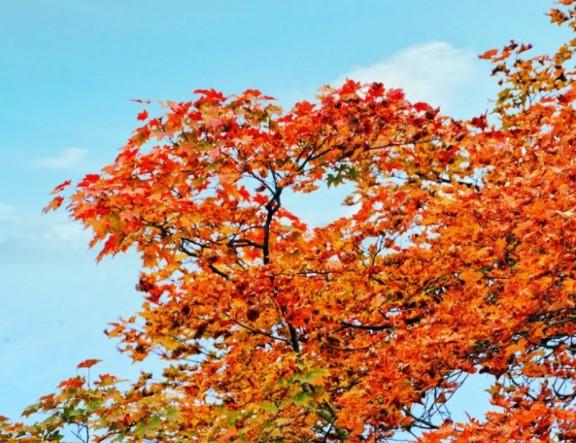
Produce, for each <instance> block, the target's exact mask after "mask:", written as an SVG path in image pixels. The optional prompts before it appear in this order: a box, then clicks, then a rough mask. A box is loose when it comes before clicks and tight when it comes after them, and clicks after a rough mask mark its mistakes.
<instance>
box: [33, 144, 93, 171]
mask: <svg viewBox="0 0 576 443" xmlns="http://www.w3.org/2000/svg"><path fill="white" fill-rule="evenodd" d="M86 155H88V150H87V149H82V148H68V149H63V150H62V151H61V153H60V155H57V156H54V157H43V158H39V159H37V160H36V161H35V162H34V164H35V165H36V166H40V167H43V168H49V169H71V168H74V167H76V166H79V165H80V163H81V162H82V160H83V159H84V157H86Z"/></svg>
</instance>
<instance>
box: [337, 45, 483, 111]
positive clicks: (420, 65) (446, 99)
mask: <svg viewBox="0 0 576 443" xmlns="http://www.w3.org/2000/svg"><path fill="white" fill-rule="evenodd" d="M487 69H488V68H487V66H484V65H483V64H482V63H481V62H480V61H479V60H478V58H477V56H476V53H475V52H474V51H473V50H471V49H463V48H457V47H454V46H452V45H451V44H450V43H446V42H439V41H434V42H429V43H425V44H423V45H419V46H414V47H410V48H406V49H404V50H402V51H400V52H397V53H396V54H394V55H393V56H391V57H390V58H387V59H385V60H382V61H380V62H377V63H374V64H372V65H370V66H358V67H354V68H352V69H351V70H350V71H349V72H348V73H347V74H345V75H343V76H341V77H340V78H338V79H337V81H336V82H335V83H336V84H339V83H341V82H342V81H344V79H346V78H352V79H354V80H357V81H361V82H374V81H377V82H382V83H384V85H385V86H387V87H390V88H402V89H404V90H405V92H406V95H407V97H408V98H409V99H410V100H412V101H425V102H427V103H430V104H431V105H433V106H441V107H442V109H443V110H448V111H450V112H456V113H458V114H470V113H481V112H483V111H484V110H485V108H487V107H488V98H489V97H490V96H491V95H492V94H491V91H492V84H493V82H492V81H491V80H490V77H489V75H488V73H487ZM473 108H476V109H473Z"/></svg>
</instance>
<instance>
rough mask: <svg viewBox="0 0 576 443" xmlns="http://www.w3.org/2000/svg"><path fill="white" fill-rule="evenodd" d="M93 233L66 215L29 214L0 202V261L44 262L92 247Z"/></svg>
mask: <svg viewBox="0 0 576 443" xmlns="http://www.w3.org/2000/svg"><path fill="white" fill-rule="evenodd" d="M89 239H90V235H89V233H88V232H87V231H85V230H84V229H83V228H82V225H81V224H80V223H78V222H74V221H72V220H70V219H68V218H67V217H66V215H65V214H47V215H41V214H29V213H23V212H21V211H18V209H17V208H15V207H13V206H10V205H6V204H2V203H0V262H10V263H14V262H15V263H18V262H28V263H32V262H44V261H46V260H50V261H53V260H55V259H59V258H65V257H70V256H72V255H75V254H78V253H79V252H85V251H86V250H87V249H88V246H87V245H88V242H89Z"/></svg>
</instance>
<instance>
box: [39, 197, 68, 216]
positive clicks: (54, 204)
mask: <svg viewBox="0 0 576 443" xmlns="http://www.w3.org/2000/svg"><path fill="white" fill-rule="evenodd" d="M62 201H64V197H62V196H61V195H59V196H58V197H54V198H53V199H52V200H51V201H50V203H48V205H47V206H46V207H45V208H44V209H42V212H43V213H44V214H46V213H47V212H50V211H55V210H56V209H58V208H59V207H60V206H62Z"/></svg>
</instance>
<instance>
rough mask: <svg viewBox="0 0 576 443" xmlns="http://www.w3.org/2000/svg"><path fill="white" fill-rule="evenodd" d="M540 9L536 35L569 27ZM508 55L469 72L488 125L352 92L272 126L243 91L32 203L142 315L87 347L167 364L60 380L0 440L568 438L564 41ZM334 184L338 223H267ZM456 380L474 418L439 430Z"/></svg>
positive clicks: (568, 158)
mask: <svg viewBox="0 0 576 443" xmlns="http://www.w3.org/2000/svg"><path fill="white" fill-rule="evenodd" d="M560 3H561V5H560V6H559V9H552V11H551V12H550V17H551V19H552V21H553V22H554V23H557V24H565V25H567V26H569V27H571V28H572V29H573V30H575V29H576V2H574V0H562V1H561V2H560ZM529 49H530V46H529V45H524V44H517V43H515V42H511V43H510V44H509V45H507V46H506V47H505V48H503V49H502V50H490V51H487V52H486V53H485V54H483V55H482V56H481V57H482V58H485V59H489V60H491V62H492V63H494V71H493V73H494V75H497V76H499V77H500V84H501V86H502V88H501V91H500V93H499V95H498V100H497V102H496V105H495V113H494V115H495V117H496V118H495V119H494V122H491V121H489V120H488V118H487V116H486V115H483V116H480V117H476V118H473V119H471V120H469V121H460V120H456V119H453V118H450V117H448V116H444V115H441V114H440V113H439V110H438V109H433V108H432V107H430V106H429V105H428V104H425V103H410V102H408V101H407V100H406V99H405V97H404V94H403V92H402V91H401V90H398V89H386V88H385V87H384V86H383V85H381V84H378V83H374V84H371V85H361V84H359V83H356V82H354V81H347V82H346V83H345V84H344V85H343V86H342V87H340V88H335V89H334V88H330V87H325V88H324V89H323V90H322V91H321V92H320V95H319V98H318V102H317V103H310V102H306V101H305V102H301V103H297V104H296V105H295V106H294V108H293V109H292V110H291V111H290V112H288V113H286V114H283V113H282V112H281V109H280V108H279V107H278V106H276V105H275V104H274V102H273V100H272V99H271V97H267V96H264V95H262V94H261V93H260V92H259V91H256V90H247V91H245V92H244V93H242V94H240V95H237V96H229V97H226V96H224V95H223V94H221V93H220V92H217V91H214V90H199V91H196V93H197V94H198V98H197V99H196V100H195V101H191V102H185V103H170V102H169V103H167V104H166V105H165V106H166V111H165V113H164V115H162V116H161V117H158V118H149V117H148V113H147V112H146V111H143V112H142V113H141V114H139V116H138V118H139V119H140V120H142V121H143V123H142V126H141V127H139V128H138V129H136V131H135V132H134V134H133V135H132V137H131V138H130V140H129V141H128V143H127V144H126V146H125V147H124V148H123V149H122V150H121V152H120V154H119V155H118V157H117V158H116V160H115V161H114V163H113V164H111V165H110V166H107V167H105V168H103V170H102V171H101V173H99V174H89V175H87V176H85V177H84V179H83V180H81V181H80V182H79V183H78V184H77V185H76V187H75V189H74V190H73V191H72V192H71V193H69V194H67V195H68V196H67V197H64V195H62V193H64V192H66V191H65V188H66V187H67V186H68V185H70V182H69V181H67V182H64V183H63V184H62V185H60V186H58V187H57V188H56V189H55V194H57V195H56V197H55V198H54V200H52V202H51V203H50V205H49V206H48V208H47V209H56V208H58V207H59V206H60V205H61V204H62V203H63V201H64V200H65V201H66V202H67V209H68V211H69V213H70V215H71V216H72V218H74V219H76V220H78V221H80V222H81V223H83V224H84V225H85V226H86V227H87V228H89V229H91V230H92V232H93V233H94V239H93V240H92V243H91V245H96V244H101V245H102V248H101V252H100V255H99V258H102V257H104V256H106V255H114V254H117V253H120V252H124V251H126V250H128V249H129V248H134V249H136V250H137V251H138V252H139V254H140V255H141V257H142V262H143V266H144V271H143V272H142V274H141V277H140V281H139V282H138V285H137V289H138V290H139V291H142V292H143V293H144V294H145V296H144V298H145V300H144V302H143V305H142V309H141V311H140V312H139V313H138V314H137V315H134V316H133V317H130V318H128V319H126V320H123V321H120V322H117V323H113V324H112V325H111V326H110V328H109V329H108V331H107V334H108V335H109V336H111V337H116V338H118V339H119V340H120V343H121V347H122V349H123V351H124V352H126V353H127V354H128V355H130V356H131V358H132V359H133V360H142V359H145V358H146V357H147V356H148V355H149V354H150V353H156V354H159V355H160V356H161V357H162V358H164V359H165V360H166V361H167V362H168V363H167V367H166V369H165V370H164V373H163V374H162V376H161V377H160V378H159V379H154V378H153V377H152V376H151V375H150V374H147V373H143V374H142V375H141V377H140V378H139V379H138V380H136V381H135V382H133V383H132V384H131V385H130V386H129V387H123V385H122V384H120V382H119V380H118V379H117V378H116V377H115V376H112V375H109V374H101V375H99V378H98V379H97V380H95V381H92V382H90V381H89V378H88V377H87V376H76V377H73V378H70V379H67V380H64V381H63V382H62V383H61V384H60V386H59V390H58V391H57V392H56V393H54V394H50V395H47V396H45V397H42V398H41V399H40V401H39V402H38V403H37V404H35V405H32V406H31V407H30V408H28V409H27V410H26V411H25V415H30V414H34V413H44V414H46V415H44V416H43V417H40V418H38V420H37V421H36V422H35V423H33V424H23V423H11V422H9V421H8V420H7V419H3V421H1V423H0V432H2V433H1V434H0V440H1V441H9V442H11V441H13V442H16V441H22V442H36V441H58V440H60V439H61V438H62V429H64V428H65V427H66V426H68V425H76V426H78V430H79V433H78V436H79V438H80V439H81V440H82V439H83V440H86V441H87V440H90V439H93V441H135V442H136V441H158V442H187V441H198V442H226V441H230V442H236V441H246V442H340V441H350V442H360V441H366V442H384V441H387V439H389V438H392V437H393V436H394V435H395V434H396V433H397V432H398V431H407V432H411V433H414V435H415V438H417V439H419V440H420V441H422V442H439V441H455V442H469V441H478V442H485V441H494V442H513V441H518V442H526V441H533V442H537V441H542V442H544V441H546V442H548V441H576V431H575V429H576V409H575V408H574V401H575V399H576V389H575V388H576V386H575V384H574V382H575V378H576V338H575V334H576V275H575V272H576V271H575V268H576V195H575V194H574V192H573V189H574V186H575V182H576V163H575V162H574V157H575V155H576V152H575V151H576V130H575V129H574V128H576V109H575V108H574V106H573V101H574V100H575V99H576V76H575V75H576V73H575V72H574V68H573V63H572V56H573V54H574V52H575V51H576V40H571V41H569V42H568V43H566V44H565V45H563V46H562V47H560V48H559V49H558V51H557V52H555V53H554V54H552V55H550V56H535V57H528V58H525V55H524V53H525V52H526V51H527V50H529ZM344 183H346V184H348V185H349V186H352V187H353V190H352V192H351V193H350V195H349V196H348V197H347V198H346V199H345V201H344V203H345V204H347V205H350V206H353V208H352V209H351V211H350V215H344V216H341V217H339V218H337V219H336V220H334V221H333V222H331V223H329V224H328V225H326V226H322V227H316V228H311V227H309V226H307V225H306V224H304V223H303V222H302V221H301V220H300V218H299V217H298V216H297V214H294V213H292V212H290V211H289V210H288V209H287V208H285V207H284V206H283V205H282V199H283V197H284V195H285V194H286V193H289V192H292V193H303V194H308V193H311V192H314V191H316V190H317V189H318V188H319V187H321V186H322V185H324V184H327V185H328V187H332V186H338V185H341V184H344ZM97 363H98V361H97V360H87V361H84V362H82V363H81V364H80V365H79V368H82V369H83V370H86V371H89V370H90V368H91V367H92V366H93V365H95V364H97ZM476 372H480V373H487V374H491V375H493V377H494V384H493V385H492V387H491V389H490V395H491V399H492V404H493V405H494V409H493V410H492V411H490V412H488V413H487V414H486V417H485V418H484V419H483V420H477V419H473V418H471V419H470V420H469V421H468V422H467V423H452V421H451V420H450V419H449V415H448V412H447V411H446V409H445V403H446V402H447V400H448V399H449V398H450V396H451V395H452V394H453V393H454V392H455V391H456V390H457V389H458V388H459V386H460V385H461V384H462V382H463V379H464V378H465V377H466V376H467V375H469V374H474V373H476Z"/></svg>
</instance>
